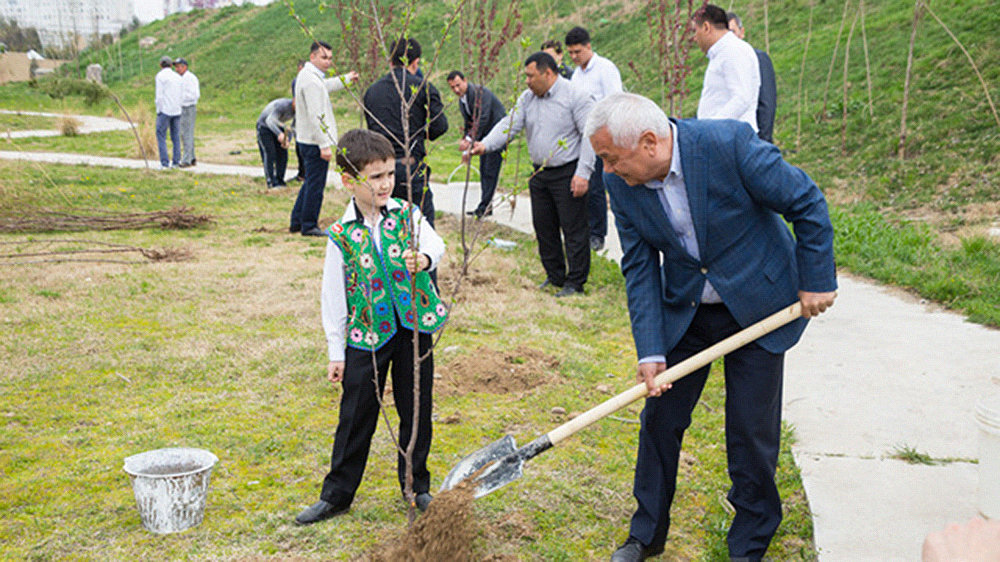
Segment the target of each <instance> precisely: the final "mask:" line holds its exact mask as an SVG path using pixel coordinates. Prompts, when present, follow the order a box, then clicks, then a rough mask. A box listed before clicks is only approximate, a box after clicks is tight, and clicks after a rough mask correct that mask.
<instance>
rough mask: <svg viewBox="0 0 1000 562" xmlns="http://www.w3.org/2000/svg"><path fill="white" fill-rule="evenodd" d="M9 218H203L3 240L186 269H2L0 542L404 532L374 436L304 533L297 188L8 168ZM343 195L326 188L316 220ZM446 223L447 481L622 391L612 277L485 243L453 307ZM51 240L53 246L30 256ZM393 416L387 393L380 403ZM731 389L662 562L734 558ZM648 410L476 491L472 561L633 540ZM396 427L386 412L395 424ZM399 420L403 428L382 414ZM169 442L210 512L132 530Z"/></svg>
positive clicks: (335, 396) (251, 550)
mask: <svg viewBox="0 0 1000 562" xmlns="http://www.w3.org/2000/svg"><path fill="white" fill-rule="evenodd" d="M0 174H2V176H3V177H5V178H7V179H6V180H5V182H4V183H3V184H2V185H0V209H8V210H14V209H16V212H17V213H18V214H19V215H30V214H31V213H32V212H35V211H38V210H40V209H63V210H71V211H74V212H77V213H83V212H84V210H85V209H88V208H90V209H93V208H97V209H104V210H112V211H120V212H123V213H124V212H140V211H153V210H161V209H167V208H170V207H174V206H177V205H187V206H189V207H192V208H193V209H194V210H195V212H198V213H208V214H211V215H213V216H214V217H215V222H214V223H213V224H212V225H210V226H206V227H202V228H198V229H194V230H181V231H162V230H144V231H112V232H85V233H51V234H32V235H16V234H4V235H0V245H2V247H3V248H4V251H3V252H2V253H3V254H5V255H8V254H19V253H24V252H29V251H36V250H38V249H39V248H40V247H45V248H49V249H62V250H70V249H74V248H78V247H81V246H83V245H84V244H83V242H80V241H83V240H86V241H102V242H112V243H121V244H128V245H133V246H141V247H145V248H174V249H182V250H186V251H188V252H190V254H191V256H192V257H191V259H190V260H188V261H181V262H157V263H144V264H136V265H124V264H109V263H88V262H69V263H38V264H32V265H12V264H11V263H10V262H11V261H15V260H16V258H9V257H6V258H3V261H2V262H0V263H3V265H4V266H3V267H0V322H2V325H3V332H4V338H3V341H2V344H0V373H2V374H0V393H2V395H3V396H4V400H3V405H2V406H0V416H2V418H0V424H2V427H3V431H0V475H2V476H3V477H2V478H0V509H2V511H3V513H4V514H5V516H4V517H3V518H2V519H0V543H2V544H3V545H4V547H3V556H4V557H9V558H12V559H62V558H80V559H94V560H106V559H177V558H194V559H231V558H237V559H246V558H251V559H291V558H297V559H329V558H331V557H332V558H336V559H351V558H355V557H357V556H359V555H361V554H363V553H364V552H366V551H367V550H368V549H371V548H372V547H373V546H375V545H376V544H377V543H379V542H380V541H382V540H384V539H386V538H387V537H391V536H393V535H395V534H396V533H399V532H400V531H402V530H403V529H404V528H405V525H406V513H405V507H404V505H403V504H402V502H401V500H400V495H399V491H398V488H397V485H396V483H395V453H394V452H393V451H392V445H391V441H390V438H389V435H388V433H387V431H386V429H385V427H384V424H380V428H379V430H378V432H377V433H376V437H375V441H374V444H373V451H372V456H371V458H370V460H369V463H368V470H367V472H366V478H365V480H364V482H363V483H362V486H361V489H360V490H359V494H358V497H357V498H356V500H355V502H354V505H353V509H352V511H351V512H350V513H349V514H348V515H346V516H344V517H341V518H339V519H337V520H335V521H331V522H326V523H323V524H318V525H314V526H310V527H305V528H300V527H296V526H294V525H293V524H292V518H293V517H294V515H295V514H296V513H297V512H298V511H299V510H300V509H301V508H302V507H304V506H305V505H307V504H309V503H311V502H313V501H314V500H315V498H316V496H317V494H318V489H319V484H320V480H321V479H322V477H323V475H324V474H325V470H326V468H325V467H326V466H327V465H328V462H329V453H330V446H331V442H332V434H333V430H334V428H335V424H336V415H337V405H338V403H339V402H338V400H339V394H340V392H339V389H337V388H332V387H331V386H330V384H329V383H327V382H326V380H325V364H326V357H325V341H324V338H323V333H322V328H321V326H320V319H319V302H318V301H319V289H320V279H321V272H322V263H323V255H324V244H325V243H324V242H323V241H322V240H315V239H305V238H303V237H301V236H296V235H289V234H288V233H287V231H286V228H285V227H286V226H287V213H288V211H289V209H290V208H291V205H292V202H293V198H294V196H295V192H294V189H290V190H283V191H280V192H276V193H268V192H266V190H265V189H263V184H262V183H261V182H259V181H256V180H252V179H244V178H231V177H199V176H194V175H190V174H164V173H153V172H143V171H133V170H110V169H101V168H88V167H72V166H59V165H46V166H44V167H41V166H39V165H35V164H29V163H9V162H0ZM345 200H346V199H345V196H344V195H343V193H340V192H330V193H329V194H328V197H327V201H326V205H325V208H324V211H325V212H324V218H327V219H332V218H334V217H336V216H339V214H340V212H341V210H342V207H343V204H344V202H345ZM457 228H458V227H457V222H456V221H455V220H453V219H451V218H449V217H446V216H442V217H440V218H439V231H440V232H442V234H443V235H444V236H445V238H446V240H447V241H448V243H449V254H448V255H447V258H446V259H445V261H444V263H443V264H442V266H441V285H442V287H443V292H444V295H445V296H446V297H447V298H448V299H449V301H450V302H453V305H454V307H453V313H452V317H451V321H450V323H449V324H448V326H447V328H446V331H445V333H444V335H443V337H442V338H441V340H440V342H439V344H438V347H437V351H436V354H435V355H436V356H435V365H436V369H435V370H436V373H437V374H438V375H439V378H437V380H436V382H435V385H436V390H435V413H436V415H437V417H438V423H437V424H436V426H435V430H436V431H435V438H434V445H433V448H432V453H431V459H430V468H431V471H432V474H433V477H432V478H433V485H434V486H437V485H438V484H439V483H440V481H441V479H442V478H443V477H444V475H445V474H446V473H447V471H448V470H449V469H450V467H451V466H453V465H454V463H456V462H457V461H458V460H459V459H460V458H462V457H463V456H464V455H466V454H468V453H470V452H472V451H473V450H475V449H477V448H479V447H481V446H483V445H485V444H487V443H489V442H491V441H493V440H495V439H497V438H499V437H501V436H502V435H504V434H505V433H510V434H512V435H514V436H515V437H516V438H517V440H518V441H519V442H520V443H522V444H523V443H526V442H527V441H529V440H531V439H533V438H534V437H536V436H537V435H538V434H541V433H544V432H547V431H549V430H550V429H552V428H553V427H555V426H556V425H558V424H560V423H562V422H564V421H566V419H568V415H566V414H558V413H553V408H555V407H561V408H564V409H565V411H566V412H568V413H569V414H570V415H571V414H572V413H573V412H582V411H585V410H586V409H588V408H590V407H592V406H594V405H596V404H598V403H599V402H601V401H603V400H605V399H607V398H608V397H609V396H610V395H611V394H613V393H617V392H619V391H621V390H624V389H625V388H628V387H629V386H630V385H631V384H633V377H632V374H631V373H632V372H633V369H634V360H635V357H634V353H635V351H634V348H633V346H632V342H631V334H630V330H629V325H628V319H627V315H626V313H625V309H626V307H625V299H624V288H623V280H622V277H621V274H620V272H619V271H618V268H617V266H616V265H615V264H613V263H611V262H609V261H607V260H603V259H600V258H597V259H595V260H594V262H593V267H592V273H591V281H590V283H588V287H587V289H588V292H587V295H586V296H583V297H580V298H575V299H566V300H558V301H557V300H555V299H553V298H552V297H551V296H550V295H548V294H544V293H542V292H540V291H538V290H537V289H535V285H536V284H537V282H538V281H539V280H541V278H542V271H541V265H540V264H539V262H538V258H537V255H536V249H535V246H534V243H533V240H532V238H531V237H530V236H526V235H523V234H519V233H516V232H510V231H501V230H499V229H497V227H495V226H494V225H492V224H488V225H487V227H486V228H488V229H489V231H488V232H487V234H497V235H499V236H502V237H503V238H506V239H510V240H514V241H516V242H517V243H518V246H517V248H515V249H514V250H509V251H504V250H499V249H496V248H494V247H492V246H489V247H485V246H480V247H477V248H476V250H477V251H478V250H480V249H482V250H484V251H483V252H482V253H481V254H480V255H479V257H478V258H477V259H476V260H475V261H474V262H473V265H472V267H471V271H470V273H469V276H468V277H467V278H465V279H464V281H463V282H462V283H461V290H460V291H459V292H458V294H457V295H456V294H454V287H455V285H456V283H457V281H458V277H459V276H458V267H457V266H458V264H459V263H460V261H461V260H460V258H461V256H460V251H459V246H460V244H459V242H458V236H459V233H458V232H457ZM43 242H44V243H45V244H43ZM387 397H388V402H390V403H391V394H387ZM723 400H724V391H723V388H722V384H721V375H719V374H718V373H716V374H715V375H714V376H712V377H710V382H709V385H708V387H707V388H706V390H705V393H704V395H703V397H702V400H701V403H700V404H699V406H698V407H697V408H696V410H695V421H694V425H693V427H692V429H691V431H690V432H689V433H688V436H687V439H686V443H685V445H686V446H685V453H684V455H683V458H682V464H681V476H680V478H679V489H678V493H677V498H676V501H675V505H674V510H673V522H674V524H673V527H672V529H671V536H672V538H671V540H670V542H669V543H668V551H667V554H666V555H665V558H666V559H676V560H688V559H701V560H717V559H720V558H725V555H726V546H725V530H726V528H727V526H728V523H729V520H730V519H731V513H730V512H729V511H728V505H727V504H726V502H725V493H726V491H727V488H728V477H727V476H726V471H725V455H724V439H723ZM638 412H639V405H633V406H631V407H629V408H627V409H626V410H623V411H621V412H619V414H618V418H619V419H617V420H611V419H608V420H605V421H602V422H599V423H597V424H595V425H594V426H592V427H590V428H588V429H586V430H584V431H583V432H581V433H580V434H578V435H576V436H574V437H573V438H572V439H570V440H568V441H567V442H565V443H564V444H563V445H561V446H560V447H558V448H556V449H554V450H551V451H548V452H546V453H544V454H543V455H541V456H539V457H538V458H536V459H534V460H532V461H530V463H529V464H528V465H527V467H526V473H525V477H524V478H523V479H522V480H519V481H518V482H516V483H515V484H513V485H511V486H508V487H507V488H505V489H502V490H500V491H498V492H496V493H494V494H492V495H490V496H487V497H485V498H482V499H480V500H477V501H476V503H475V505H474V517H475V521H476V525H477V529H478V531H477V538H476V540H475V543H474V545H473V550H474V553H475V556H476V558H477V559H483V558H485V557H487V556H489V555H494V558H493V559H510V560H515V559H518V560H601V559H606V558H607V557H608V556H609V554H610V553H611V551H613V550H614V548H615V546H616V545H617V544H619V543H620V542H621V541H622V540H624V538H625V536H626V534H627V525H628V518H629V516H630V514H631V511H632V509H634V503H633V500H632V497H631V483H632V468H633V462H634V455H635V448H636V432H637V429H638V426H637V425H636V424H634V423H630V422H629V420H633V421H634V420H635V419H636V418H637V417H638ZM389 415H390V417H391V418H393V419H394V418H395V414H394V412H390V414H389ZM394 423H395V422H394ZM790 440H791V434H790V432H786V439H785V443H784V446H783V448H782V453H781V461H780V467H779V480H780V488H781V490H782V495H783V497H784V498H785V508H786V513H785V519H784V522H783V523H782V525H781V527H780V528H779V530H778V535H777V536H776V538H775V540H774V543H773V544H772V548H771V550H770V551H769V554H770V555H771V556H773V557H774V558H775V559H778V560H787V559H814V558H815V554H814V552H813V543H812V524H811V520H810V517H809V512H808V505H807V503H806V500H805V496H804V493H803V490H802V484H801V481H800V479H799V476H798V471H797V469H796V467H795V466H794V464H793V462H792V458H791V454H790V452H789V442H790ZM170 446H195V447H201V448H205V449H208V450H210V451H212V452H214V453H215V454H216V455H218V456H219V458H220V459H221V460H220V463H219V465H218V466H217V468H216V470H215V471H214V473H213V475H212V488H211V491H210V493H209V500H208V509H207V512H206V515H205V521H204V523H203V524H202V525H201V526H200V527H198V528H196V529H192V530H190V531H187V532H185V533H182V534H177V535H168V536H154V535H152V534H150V533H148V532H146V531H145V530H144V529H143V528H142V527H141V525H140V522H139V516H138V513H137V510H136V507H135V505H134V500H133V497H132V492H131V488H130V485H129V481H128V477H127V476H126V475H125V473H124V472H122V470H121V467H122V459H123V458H124V457H126V456H128V455H131V454H135V453H138V452H142V451H146V450H150V449H155V448H160V447H170Z"/></svg>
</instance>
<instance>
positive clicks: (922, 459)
mask: <svg viewBox="0 0 1000 562" xmlns="http://www.w3.org/2000/svg"><path fill="white" fill-rule="evenodd" d="M891 458H894V459H896V460H901V461H904V462H908V463H910V464H926V465H935V464H938V462H937V461H936V460H934V458H933V457H931V456H930V455H928V454H927V453H921V452H919V451H917V450H916V449H915V448H914V447H910V446H909V445H900V446H897V447H896V449H895V451H894V452H893V453H892V455H891Z"/></svg>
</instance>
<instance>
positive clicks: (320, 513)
mask: <svg viewBox="0 0 1000 562" xmlns="http://www.w3.org/2000/svg"><path fill="white" fill-rule="evenodd" d="M350 509H351V504H347V505H333V504H332V503H329V502H326V501H323V500H319V501H318V502H316V503H314V504H312V505H310V506H309V507H307V508H305V510H303V511H302V513H300V514H298V515H297V516H296V517H295V523H296V524H297V525H312V524H313V523H319V522H320V521H323V520H324V519H329V518H331V517H336V516H338V515H342V514H344V513H347V512H348V510H350Z"/></svg>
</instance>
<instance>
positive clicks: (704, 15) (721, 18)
mask: <svg viewBox="0 0 1000 562" xmlns="http://www.w3.org/2000/svg"><path fill="white" fill-rule="evenodd" d="M691 25H692V26H693V27H694V30H695V31H694V41H695V43H697V44H698V47H699V48H701V50H702V51H703V52H704V53H705V54H706V55H708V68H707V69H706V70H705V81H704V84H703V85H702V88H701V100H699V102H698V119H735V120H737V121H743V122H744V123H747V124H749V125H750V126H751V127H753V130H754V132H757V131H758V130H759V129H758V127H757V97H758V95H759V92H760V68H759V63H758V61H757V53H755V52H754V50H753V47H751V46H750V44H749V43H747V42H746V41H743V40H742V39H740V38H738V37H736V35H734V34H733V33H732V32H731V31H729V27H728V26H729V19H728V18H727V17H726V11H725V10H723V9H722V8H720V7H718V6H715V5H713V4H706V5H704V6H702V7H701V8H698V9H697V10H696V11H695V12H694V15H692V16H691Z"/></svg>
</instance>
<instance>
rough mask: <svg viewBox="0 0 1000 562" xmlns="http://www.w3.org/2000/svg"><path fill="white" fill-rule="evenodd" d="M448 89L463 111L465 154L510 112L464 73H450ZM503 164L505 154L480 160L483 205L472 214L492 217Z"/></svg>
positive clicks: (496, 153)
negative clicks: (494, 194) (470, 81)
mask: <svg viewBox="0 0 1000 562" xmlns="http://www.w3.org/2000/svg"><path fill="white" fill-rule="evenodd" d="M448 87H449V88H451V91H452V92H454V93H455V95H456V96H458V108H459V110H461V112H462V119H463V120H464V121H465V127H464V128H463V129H462V140H460V141H459V142H458V148H459V149H460V150H462V151H463V152H464V151H466V150H468V149H469V148H471V147H472V143H473V142H475V141H480V140H483V138H485V137H486V135H487V134H488V133H489V132H490V130H491V129H492V128H493V126H494V125H496V124H497V123H498V122H500V120H501V119H503V117H504V115H506V114H507V109H506V108H505V107H504V106H503V103H501V102H500V100H499V99H497V97H496V96H495V95H494V94H493V92H491V91H490V90H489V88H487V87H486V86H481V85H479V84H470V83H469V82H468V81H467V80H466V79H465V75H464V74H462V71H460V70H452V71H451V73H449V74H448ZM501 164H503V151H502V150H501V151H499V152H487V153H485V154H483V155H481V156H480V157H479V185H480V188H481V191H482V195H481V197H480V198H479V206H478V207H476V209H475V210H473V211H469V214H470V215H475V216H476V218H482V217H483V216H484V215H486V216H488V215H492V214H493V208H492V207H491V206H490V203H491V202H492V201H493V193H494V192H496V189H497V180H499V179H500V165H501Z"/></svg>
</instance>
